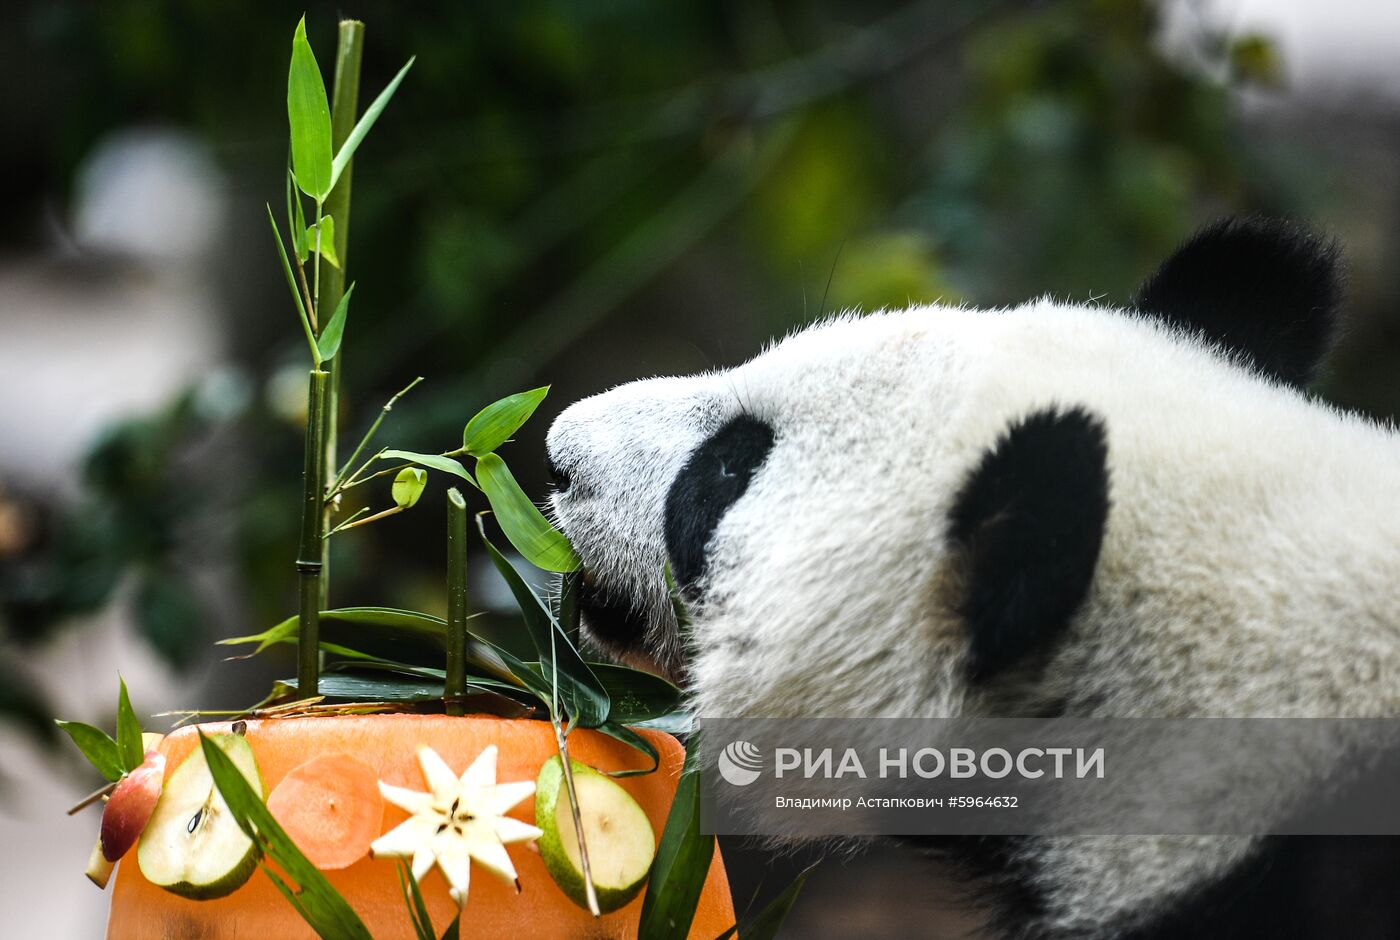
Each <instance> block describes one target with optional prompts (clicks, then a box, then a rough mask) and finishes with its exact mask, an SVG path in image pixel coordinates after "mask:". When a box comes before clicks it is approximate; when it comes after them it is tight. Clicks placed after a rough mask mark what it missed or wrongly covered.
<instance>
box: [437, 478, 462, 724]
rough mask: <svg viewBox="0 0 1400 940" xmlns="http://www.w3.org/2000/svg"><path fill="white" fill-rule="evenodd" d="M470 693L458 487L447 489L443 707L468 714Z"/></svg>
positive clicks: (452, 711) (460, 497) (460, 495)
mask: <svg viewBox="0 0 1400 940" xmlns="http://www.w3.org/2000/svg"><path fill="white" fill-rule="evenodd" d="M466 695H467V501H466V500H465V499H463V498H462V492H461V491H460V490H458V489H457V488H456V487H455V486H454V487H453V488H452V489H450V490H448V491H447V675H446V677H445V678H444V680H443V685H442V700H443V706H444V708H445V709H446V711H447V714H449V715H462V714H465V711H466V710H465V707H464V706H463V699H465V698H466Z"/></svg>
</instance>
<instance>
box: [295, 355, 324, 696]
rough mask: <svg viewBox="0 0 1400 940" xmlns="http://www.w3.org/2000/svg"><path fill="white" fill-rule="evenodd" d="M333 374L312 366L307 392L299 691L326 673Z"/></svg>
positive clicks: (311, 689) (308, 691)
mask: <svg viewBox="0 0 1400 940" xmlns="http://www.w3.org/2000/svg"><path fill="white" fill-rule="evenodd" d="M329 378H330V376H329V375H327V374H326V373H325V372H323V371H321V370H320V369H313V370H312V371H311V375H310V382H309V385H308V390H307V396H306V451H305V459H304V463H303V467H302V510H301V539H300V542H299V544H298V546H297V580H298V587H299V589H300V594H301V606H300V611H299V613H298V615H297V692H298V694H300V695H302V696H311V695H315V694H316V687H317V682H318V680H319V677H320V673H321V647H320V642H321V578H322V576H323V571H322V564H321V552H322V549H323V547H324V542H325V519H326V517H325V512H324V508H325V507H324V502H325V499H324V497H325V492H326V490H325V486H326V446H325V440H324V437H323V435H324V433H325V427H326V425H325V410H326V387H327V384H328V382H327V380H328V379H329Z"/></svg>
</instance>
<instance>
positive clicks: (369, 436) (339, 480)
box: [326, 375, 423, 501]
mask: <svg viewBox="0 0 1400 940" xmlns="http://www.w3.org/2000/svg"><path fill="white" fill-rule="evenodd" d="M421 381H423V377H422V376H421V375H420V376H418V378H416V379H414V380H413V381H412V382H409V383H408V384H407V385H405V386H404V387H403V388H401V389H399V390H398V391H397V392H395V393H394V396H393V397H392V398H390V399H389V400H388V401H386V402H385V403H384V407H382V408H380V409H379V415H378V416H377V417H376V418H375V419H374V423H373V424H371V425H370V426H369V430H368V431H366V432H365V436H364V437H362V438H360V443H359V444H357V445H356V446H355V450H354V451H353V452H352V453H351V454H350V458H349V459H348V460H346V461H345V466H344V467H342V468H341V469H340V473H338V474H336V478H335V482H333V483H332V484H331V486H330V489H329V490H327V491H326V499H327V500H328V501H330V500H334V499H335V498H336V497H337V496H339V495H340V493H341V486H342V484H344V483H345V481H346V478H347V476H349V475H351V474H350V468H351V467H352V466H354V465H355V461H356V460H358V459H359V457H360V454H362V453H364V449H365V448H366V447H368V446H369V442H370V441H371V440H373V438H374V435H375V433H376V432H377V431H378V430H379V426H380V425H381V424H383V423H384V419H385V418H387V417H388V416H389V412H391V411H393V410H394V405H396V404H398V401H399V399H400V398H402V397H404V396H405V395H407V394H408V393H409V392H410V391H411V390H412V389H413V387H414V386H415V385H417V384H418V383H419V382H421ZM375 456H376V457H377V456H378V455H377V454H376V455H375ZM374 460H375V457H371V458H370V459H369V460H367V461H365V462H364V463H363V464H361V465H360V467H358V468H357V469H356V470H355V473H359V472H360V471H361V470H363V469H365V467H368V466H369V465H370V464H371V463H372V462H373V461H374Z"/></svg>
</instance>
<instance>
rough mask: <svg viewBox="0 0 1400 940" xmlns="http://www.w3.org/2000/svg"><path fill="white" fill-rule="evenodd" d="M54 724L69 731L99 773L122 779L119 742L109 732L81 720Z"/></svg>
mask: <svg viewBox="0 0 1400 940" xmlns="http://www.w3.org/2000/svg"><path fill="white" fill-rule="evenodd" d="M54 724H56V725H58V726H59V727H60V728H62V729H63V730H64V731H65V732H67V733H68V737H70V738H72V739H73V743H74V744H76V745H77V746H78V750H80V751H82V752H83V756H84V757H86V758H87V759H88V762H89V763H91V764H92V766H94V767H96V768H97V772H98V773H100V774H102V776H104V777H106V778H107V779H108V780H111V781H117V780H120V779H121V777H122V759H121V756H120V755H119V754H118V753H117V742H116V741H113V740H112V738H111V737H110V736H109V735H108V734H107V732H105V731H103V730H102V729H101V728H94V727H93V726H92V725H85V724H83V723H82V722H81V721H55V722H54Z"/></svg>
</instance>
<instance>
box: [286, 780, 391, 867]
mask: <svg viewBox="0 0 1400 940" xmlns="http://www.w3.org/2000/svg"><path fill="white" fill-rule="evenodd" d="M267 808H268V809H269V810H270V811H271V812H272V816H273V818H274V819H276V820H277V822H278V823H280V824H281V826H282V828H283V829H285V830H287V835H289V836H291V837H292V841H293V842H295V843H296V844H297V848H299V849H301V851H302V852H303V853H304V854H305V855H306V857H307V858H308V859H310V860H311V863H312V864H314V865H315V866H316V867H317V868H320V869H322V870H323V871H333V870H335V869H339V868H348V867H350V866H351V865H353V864H355V863H356V862H358V861H359V860H360V859H362V858H364V857H365V856H366V855H367V854H369V845H370V843H371V842H373V841H374V840H375V839H377V838H379V830H380V829H381V828H382V827H383V822H384V798H383V797H382V796H380V795H379V777H378V776H377V775H376V774H375V772H374V769H373V768H372V767H370V766H369V765H368V764H366V763H365V762H364V761H362V760H360V759H359V758H356V757H353V756H351V755H349V754H325V755H323V756H321V757H315V758H312V759H311V760H309V761H307V762H306V763H304V764H301V765H299V766H297V767H295V768H293V769H292V770H290V771H289V772H288V773H287V775H286V776H285V777H283V778H282V782H281V783H279V784H277V787H276V789H274V790H273V791H272V795H271V796H269V797H268V798H267Z"/></svg>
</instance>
